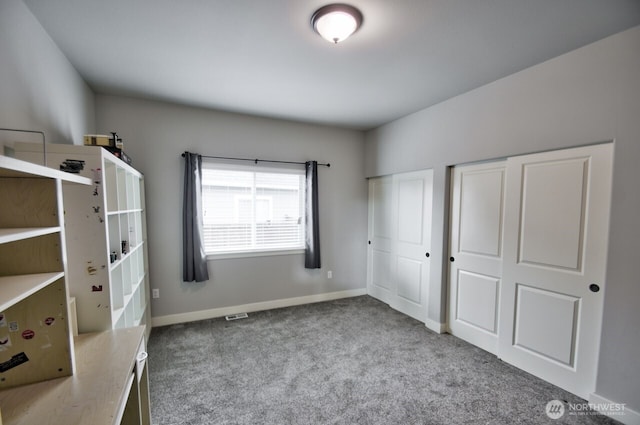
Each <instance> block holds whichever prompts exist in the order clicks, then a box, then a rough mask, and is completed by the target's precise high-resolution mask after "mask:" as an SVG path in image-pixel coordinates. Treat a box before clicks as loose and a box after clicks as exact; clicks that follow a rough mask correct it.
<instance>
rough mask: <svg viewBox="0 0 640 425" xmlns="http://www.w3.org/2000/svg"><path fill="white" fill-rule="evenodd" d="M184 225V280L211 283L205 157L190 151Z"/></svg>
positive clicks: (185, 163)
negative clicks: (206, 241)
mask: <svg viewBox="0 0 640 425" xmlns="http://www.w3.org/2000/svg"><path fill="white" fill-rule="evenodd" d="M182 223H183V229H182V253H183V255H182V280H183V281H184V282H193V281H196V282H204V281H205V280H209V270H207V256H206V254H205V252H204V238H203V236H202V156H200V155H198V154H195V153H189V152H185V153H184V205H183V208H182Z"/></svg>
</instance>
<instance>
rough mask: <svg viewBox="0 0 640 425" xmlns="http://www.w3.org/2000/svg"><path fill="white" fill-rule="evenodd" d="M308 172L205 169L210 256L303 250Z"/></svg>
mask: <svg viewBox="0 0 640 425" xmlns="http://www.w3.org/2000/svg"><path fill="white" fill-rule="evenodd" d="M304 179H305V177H304V170H298V169H283V168H271V167H259V166H255V167H252V166H246V165H229V164H220V163H215V162H206V163H203V164H202V208H203V224H204V244H205V251H206V253H207V254H223V253H237V252H257V251H275V250H293V249H304V187H305V184H304Z"/></svg>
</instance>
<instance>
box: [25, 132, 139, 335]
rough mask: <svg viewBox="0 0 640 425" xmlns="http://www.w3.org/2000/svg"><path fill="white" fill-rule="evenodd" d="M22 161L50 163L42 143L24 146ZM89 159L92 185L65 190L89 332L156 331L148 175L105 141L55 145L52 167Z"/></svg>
mask: <svg viewBox="0 0 640 425" xmlns="http://www.w3.org/2000/svg"><path fill="white" fill-rule="evenodd" d="M14 150H15V155H16V157H17V158H20V159H24V160H27V161H31V162H36V163H38V162H42V147H41V145H38V144H33V143H16V144H15V146H14ZM73 161H83V162H84V163H83V164H84V166H83V169H82V170H80V171H79V175H81V176H84V177H88V178H90V179H91V181H92V184H91V186H90V187H79V186H71V185H65V186H64V188H63V194H64V202H65V206H66V208H65V215H66V217H67V223H68V224H67V227H66V240H67V246H68V255H69V279H68V284H69V290H70V292H71V296H73V297H75V299H76V308H77V316H78V330H79V332H81V333H85V332H94V331H102V330H107V329H117V328H128V327H132V326H138V325H146V329H147V336H148V333H149V332H150V330H151V326H150V325H151V321H150V311H149V278H148V272H147V271H148V261H147V246H146V222H145V205H144V177H143V175H142V174H141V173H139V172H138V171H137V170H135V169H134V168H132V167H131V166H129V165H128V164H126V163H125V162H123V161H122V160H120V159H118V158H116V157H115V156H114V155H112V154H111V153H110V152H108V151H106V150H105V149H102V148H100V147H97V146H76V145H47V166H48V167H52V168H59V167H60V165H61V164H69V163H70V162H72V163H73V164H76V165H77V164H78V163H77V162H73Z"/></svg>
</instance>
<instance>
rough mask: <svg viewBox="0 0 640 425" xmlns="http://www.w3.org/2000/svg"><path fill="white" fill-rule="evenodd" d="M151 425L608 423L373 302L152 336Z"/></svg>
mask: <svg viewBox="0 0 640 425" xmlns="http://www.w3.org/2000/svg"><path fill="white" fill-rule="evenodd" d="M148 352H149V361H148V365H149V375H150V386H151V387H150V391H151V403H152V406H151V408H152V417H153V424H154V425H178V424H190V425H195V424H278V425H284V424H296V425H297V424H372V425H373V424H385V425H387V424H614V423H617V422H615V421H613V420H611V419H610V418H607V417H604V416H601V415H593V416H592V415H590V416H575V415H569V414H568V413H567V414H565V415H564V416H563V417H561V418H560V419H558V420H553V419H550V418H549V417H547V415H546V413H545V406H546V404H547V403H548V402H549V401H550V400H554V399H557V400H563V401H565V402H571V403H583V402H584V400H581V399H580V398H578V397H576V396H574V395H572V394H570V393H568V392H566V391H563V390H561V389H559V388H557V387H555V386H553V385H551V384H549V383H547V382H544V381H542V380H540V379H538V378H536V377H534V376H532V375H530V374H528V373H525V372H523V371H521V370H519V369H516V368H514V367H512V366H510V365H508V364H506V363H503V362H502V361H500V360H498V359H497V358H496V357H495V356H493V355H491V354H489V353H487V352H485V351H483V350H481V349H479V348H476V347H474V346H472V345H470V344H468V343H466V342H464V341H462V340H460V339H458V338H455V337H453V336H451V335H446V334H444V335H438V334H436V333H434V332H431V331H430V330H428V329H427V328H426V327H425V326H424V324H422V323H420V322H418V321H416V320H414V319H411V318H409V317H407V316H405V315H403V314H401V313H398V312H396V311H394V310H392V309H390V308H389V307H388V306H386V305H385V304H383V303H381V302H379V301H377V300H375V299H373V298H371V297H368V296H362V297H355V298H349V299H343V300H336V301H330V302H324V303H317V304H310V305H304V306H297V307H290V308H284V309H278V310H270V311H263V312H258V313H251V314H249V318H247V319H241V320H237V321H231V322H227V321H225V320H224V318H221V319H211V320H203V321H199V322H192V323H187V324H181V325H171V326H165V327H157V328H154V329H153V331H152V333H151V337H150V340H149V344H148Z"/></svg>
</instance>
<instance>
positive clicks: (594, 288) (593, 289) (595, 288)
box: [589, 283, 600, 292]
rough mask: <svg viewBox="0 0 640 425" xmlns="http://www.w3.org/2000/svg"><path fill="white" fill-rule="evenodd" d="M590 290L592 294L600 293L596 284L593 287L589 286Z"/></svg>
mask: <svg viewBox="0 0 640 425" xmlns="http://www.w3.org/2000/svg"><path fill="white" fill-rule="evenodd" d="M589 290H590V291H591V292H598V291H599V290H600V287H599V286H598V285H596V284H595V283H592V284H591V285H589Z"/></svg>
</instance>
